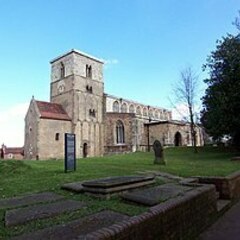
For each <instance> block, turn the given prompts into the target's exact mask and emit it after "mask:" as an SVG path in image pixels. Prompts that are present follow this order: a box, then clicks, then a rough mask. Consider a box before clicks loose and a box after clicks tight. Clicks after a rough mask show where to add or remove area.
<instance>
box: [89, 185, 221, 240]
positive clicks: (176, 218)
mask: <svg viewBox="0 0 240 240" xmlns="http://www.w3.org/2000/svg"><path fill="white" fill-rule="evenodd" d="M216 213H217V206H216V192H215V188H214V186H212V185H202V186H201V187H198V188H196V189H195V190H193V191H189V192H186V194H185V195H184V196H179V197H176V198H174V199H171V200H168V201H166V202H164V203H161V204H159V205H156V206H154V207H152V208H150V210H149V211H148V212H145V213H143V214H141V215H138V216H135V217H131V218H130V219H129V220H125V221H122V222H119V223H117V224H114V225H112V226H110V227H107V228H102V229H101V230H98V231H96V232H93V233H90V234H88V235H87V236H86V237H85V239H102V240H110V239H115V240H125V239H131V240H146V239H147V240H152V239H153V240H155V239H161V240H177V239H195V238H196V237H197V236H198V234H199V233H200V232H201V231H202V230H203V229H204V228H205V227H206V226H208V225H209V223H210V221H211V220H212V217H214V216H215V215H216Z"/></svg>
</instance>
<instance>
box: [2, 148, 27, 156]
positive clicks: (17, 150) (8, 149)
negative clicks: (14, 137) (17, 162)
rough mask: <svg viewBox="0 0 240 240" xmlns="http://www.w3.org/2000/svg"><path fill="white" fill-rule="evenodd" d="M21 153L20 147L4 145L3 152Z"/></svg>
mask: <svg viewBox="0 0 240 240" xmlns="http://www.w3.org/2000/svg"><path fill="white" fill-rule="evenodd" d="M9 153H12V154H22V155H23V148H22V147H6V148H5V151H4V154H9Z"/></svg>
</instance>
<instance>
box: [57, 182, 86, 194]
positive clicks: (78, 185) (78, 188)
mask: <svg viewBox="0 0 240 240" xmlns="http://www.w3.org/2000/svg"><path fill="white" fill-rule="evenodd" d="M61 189H64V190H67V191H71V192H76V193H82V192H84V190H83V186H82V182H72V183H66V184H63V185H62V186H61Z"/></svg>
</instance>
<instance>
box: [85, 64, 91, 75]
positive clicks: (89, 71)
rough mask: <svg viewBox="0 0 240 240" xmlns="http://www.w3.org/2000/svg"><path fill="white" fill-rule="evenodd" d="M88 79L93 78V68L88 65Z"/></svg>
mask: <svg viewBox="0 0 240 240" xmlns="http://www.w3.org/2000/svg"><path fill="white" fill-rule="evenodd" d="M86 77H87V78H92V66H91V65H86Z"/></svg>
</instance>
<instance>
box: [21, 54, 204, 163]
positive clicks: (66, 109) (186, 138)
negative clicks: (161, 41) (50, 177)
mask: <svg viewBox="0 0 240 240" xmlns="http://www.w3.org/2000/svg"><path fill="white" fill-rule="evenodd" d="M50 63H51V83H50V102H45V101H40V100H36V99H34V98H32V100H31V102H30V106H29V109H28V111H27V114H26V117H25V141H24V156H25V158H26V159H62V158H64V134H65V133H74V134H75V135H76V155H77V158H82V157H93V156H103V155H107V154H118V153H127V152H135V151H149V150H150V149H151V148H152V144H153V142H154V141H155V140H159V141H160V142H161V143H162V145H163V146H191V145H192V139H191V134H190V125H189V123H186V122H181V121H174V120H172V113H171V111H169V110H167V109H164V108H161V107H154V106H149V105H146V104H142V103H138V102H135V101H132V100H128V99H124V98H121V97H116V96H112V95H109V94H106V93H104V77H103V65H104V62H103V61H102V60H100V59H98V58H96V57H93V56H90V55H88V54H85V53H83V52H80V51H78V50H75V49H72V50H71V51H69V52H67V53H65V54H63V55H61V56H59V57H57V58H55V59H53V60H52V61H51V62H50ZM195 131H196V141H197V145H198V146H201V145H203V132H202V129H201V128H200V127H198V126H196V127H195Z"/></svg>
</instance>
